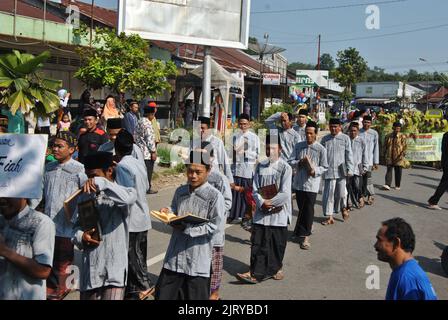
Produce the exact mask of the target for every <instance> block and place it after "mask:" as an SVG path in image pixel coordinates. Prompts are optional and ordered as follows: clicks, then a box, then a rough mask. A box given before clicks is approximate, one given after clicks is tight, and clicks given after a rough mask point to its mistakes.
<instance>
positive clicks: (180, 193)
mask: <svg viewBox="0 0 448 320" xmlns="http://www.w3.org/2000/svg"><path fill="white" fill-rule="evenodd" d="M210 167H211V166H210V163H209V162H207V161H205V160H204V155H203V153H202V152H200V151H191V152H190V161H189V163H188V165H187V178H188V184H186V185H183V186H181V187H179V188H177V190H176V192H175V193H174V197H173V200H172V202H171V207H170V208H163V209H161V210H160V211H161V212H164V213H168V212H173V213H175V214H176V215H178V216H183V215H187V214H193V215H195V216H199V217H201V218H206V219H207V220H208V221H207V222H203V223H199V224H192V223H180V224H170V225H171V226H172V227H173V233H172V235H171V239H170V243H169V245H168V249H167V251H166V255H165V259H164V262H163V269H162V271H161V273H160V276H159V279H158V282H157V285H156V295H155V298H156V299H157V300H178V299H180V300H208V299H209V296H210V269H211V262H212V248H213V242H212V240H213V236H214V234H215V233H216V232H217V229H218V226H219V225H220V224H221V220H222V219H225V213H224V198H223V196H222V194H221V193H220V192H219V191H218V190H216V189H215V188H214V187H212V186H211V185H210V184H209V183H208V182H207V179H208V174H209V172H210Z"/></svg>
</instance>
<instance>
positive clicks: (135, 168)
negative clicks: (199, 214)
mask: <svg viewBox="0 0 448 320" xmlns="http://www.w3.org/2000/svg"><path fill="white" fill-rule="evenodd" d="M133 146H134V138H133V137H132V134H130V133H129V132H128V131H126V130H125V129H123V130H121V131H120V132H119V133H118V135H117V139H116V140H115V151H116V153H117V154H116V158H117V161H118V164H117V166H116V167H115V181H116V182H117V183H118V184H119V185H121V186H124V187H132V188H134V189H136V190H137V201H136V202H135V204H134V205H132V206H131V208H130V214H129V220H128V221H129V256H128V259H129V270H128V282H127V285H126V295H127V297H126V298H127V299H132V300H136V299H139V300H143V299H145V298H147V297H148V296H149V295H150V294H151V293H152V292H153V291H154V285H153V283H152V281H151V279H150V277H149V274H148V268H147V266H146V257H147V248H148V243H147V241H148V230H150V229H151V218H150V217H149V207H148V201H147V199H146V190H148V189H149V184H148V177H147V176H146V175H147V173H146V167H145V165H144V163H142V162H141V161H139V160H137V159H135V158H134V157H133V156H132V151H133Z"/></svg>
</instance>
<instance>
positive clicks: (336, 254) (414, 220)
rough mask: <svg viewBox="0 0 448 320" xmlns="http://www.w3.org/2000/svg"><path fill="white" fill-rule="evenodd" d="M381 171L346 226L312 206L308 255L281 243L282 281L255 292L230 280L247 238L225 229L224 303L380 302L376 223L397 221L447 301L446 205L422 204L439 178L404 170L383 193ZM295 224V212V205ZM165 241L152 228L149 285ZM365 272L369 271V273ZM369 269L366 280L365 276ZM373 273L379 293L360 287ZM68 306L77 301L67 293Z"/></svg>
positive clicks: (162, 200)
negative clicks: (412, 237)
mask: <svg viewBox="0 0 448 320" xmlns="http://www.w3.org/2000/svg"><path fill="white" fill-rule="evenodd" d="M384 174H385V168H384V167H380V169H379V170H378V171H376V172H375V173H374V176H373V179H374V183H375V186H376V188H375V189H376V192H377V195H376V200H375V204H374V205H373V206H366V207H365V208H363V209H362V210H355V211H352V212H351V216H350V219H349V220H348V221H347V222H343V220H342V218H341V217H340V215H339V216H337V222H336V224H335V225H331V226H322V225H321V224H320V221H322V220H323V217H322V207H321V199H322V196H321V194H319V196H318V200H317V204H316V217H315V222H314V226H313V235H312V237H311V250H309V251H304V250H301V249H300V247H299V245H298V244H297V243H295V242H291V241H288V245H287V248H286V254H285V258H284V273H285V279H284V280H282V281H276V280H268V281H265V282H262V283H259V284H256V285H250V284H241V283H240V282H238V281H237V280H236V278H235V276H234V275H235V274H236V273H237V272H244V271H247V270H248V268H249V256H250V242H249V239H250V234H249V233H248V232H247V231H244V230H243V229H242V228H241V227H240V226H239V225H238V224H231V225H227V229H226V244H225V249H224V271H223V282H222V288H221V296H222V299H223V300H229V299H236V300H239V299H241V300H257V299H267V300H275V299H283V300H290V299H291V300H302V299H305V300H307V299H317V300H321V299H336V300H340V299H361V300H382V299H384V297H385V294H386V289H387V283H388V280H389V276H390V273H391V269H390V267H389V265H388V264H386V263H383V262H380V261H378V260H377V259H376V252H375V250H374V248H373V245H374V242H375V236H376V232H377V231H378V229H379V227H380V226H381V222H382V221H384V220H387V219H389V218H392V217H402V218H404V219H405V220H407V221H408V222H409V223H410V224H411V225H412V227H413V229H414V232H415V234H416V249H415V252H414V256H415V258H416V259H417V260H418V261H419V263H420V265H421V266H422V267H423V269H424V270H425V271H426V272H427V274H428V276H429V278H430V280H431V282H432V284H433V286H434V288H435V290H436V293H437V295H438V297H439V299H448V276H447V275H446V274H445V273H444V271H443V269H442V267H441V264H440V255H441V253H442V250H443V248H444V247H445V246H446V245H448V205H447V204H446V202H445V201H446V198H442V200H441V202H440V203H439V205H441V207H443V208H444V209H443V210H441V211H432V210H428V209H426V208H425V207H424V206H425V203H426V201H427V199H428V198H429V196H430V195H431V194H432V193H433V191H434V189H435V188H436V186H437V184H438V182H439V179H440V177H441V172H440V171H437V170H434V169H431V168H425V167H418V168H413V169H408V170H404V171H403V182H402V186H401V190H400V191H396V190H393V189H392V190H391V191H383V190H380V189H379V187H380V185H382V184H383V183H384ZM174 190H175V187H173V188H169V189H165V190H161V191H160V192H159V193H158V194H156V195H151V196H149V197H148V202H149V206H150V209H160V208H161V207H164V206H166V205H167V204H169V203H170V201H171V197H172V195H173V193H174ZM293 214H294V218H293V223H292V225H291V226H289V228H288V229H289V235H290V236H291V235H292V230H293V227H294V225H295V219H296V216H297V207H296V204H294V212H293ZM169 237H170V227H167V226H165V225H163V224H161V223H159V222H155V221H154V223H153V229H152V230H151V231H150V232H149V248H148V249H149V257H148V265H149V271H150V273H151V275H152V277H153V279H154V281H156V279H157V276H158V275H159V273H160V270H161V268H162V261H163V257H164V253H165V250H166V247H167V245H168V241H169ZM369 266H370V267H369ZM367 268H370V269H369V270H370V271H369V273H366V270H367ZM371 270H374V271H375V270H378V272H379V273H378V274H379V279H378V280H379V281H378V284H379V288H372V289H368V288H367V286H366V280H367V278H368V277H369V276H371V275H372V274H373V273H372V271H371ZM67 298H68V299H78V298H79V294H78V293H73V294H70V295H69V296H68V297H67Z"/></svg>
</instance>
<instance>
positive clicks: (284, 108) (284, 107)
mask: <svg viewBox="0 0 448 320" xmlns="http://www.w3.org/2000/svg"><path fill="white" fill-rule="evenodd" d="M293 111H294V108H293V106H292V105H290V104H287V103H283V104H280V105H273V106H271V107H269V108H268V109H264V110H263V112H262V113H261V121H262V122H264V120H266V119H267V118H269V117H270V116H272V115H273V114H274V113H277V112H290V113H293Z"/></svg>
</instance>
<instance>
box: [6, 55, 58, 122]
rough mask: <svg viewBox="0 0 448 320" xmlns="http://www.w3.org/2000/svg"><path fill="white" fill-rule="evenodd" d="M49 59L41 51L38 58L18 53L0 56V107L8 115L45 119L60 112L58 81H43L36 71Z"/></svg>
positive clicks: (45, 79) (44, 79)
mask: <svg viewBox="0 0 448 320" xmlns="http://www.w3.org/2000/svg"><path fill="white" fill-rule="evenodd" d="M49 57H50V52H48V51H44V52H43V53H41V54H39V55H38V56H34V55H32V54H28V53H20V52H19V51H17V50H13V52H12V53H7V54H3V55H0V105H6V106H8V107H9V108H10V110H11V113H12V114H15V113H16V111H17V110H19V109H20V110H21V111H22V113H28V112H30V111H31V110H32V111H33V112H34V114H35V115H46V114H49V113H51V112H54V111H56V110H57V109H58V108H59V97H58V95H57V90H58V89H59V88H60V87H61V86H62V81H61V80H53V79H47V78H44V77H42V75H41V74H40V73H39V70H40V69H41V68H42V66H43V62H45V61H46V60H47V59H48V58H49Z"/></svg>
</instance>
